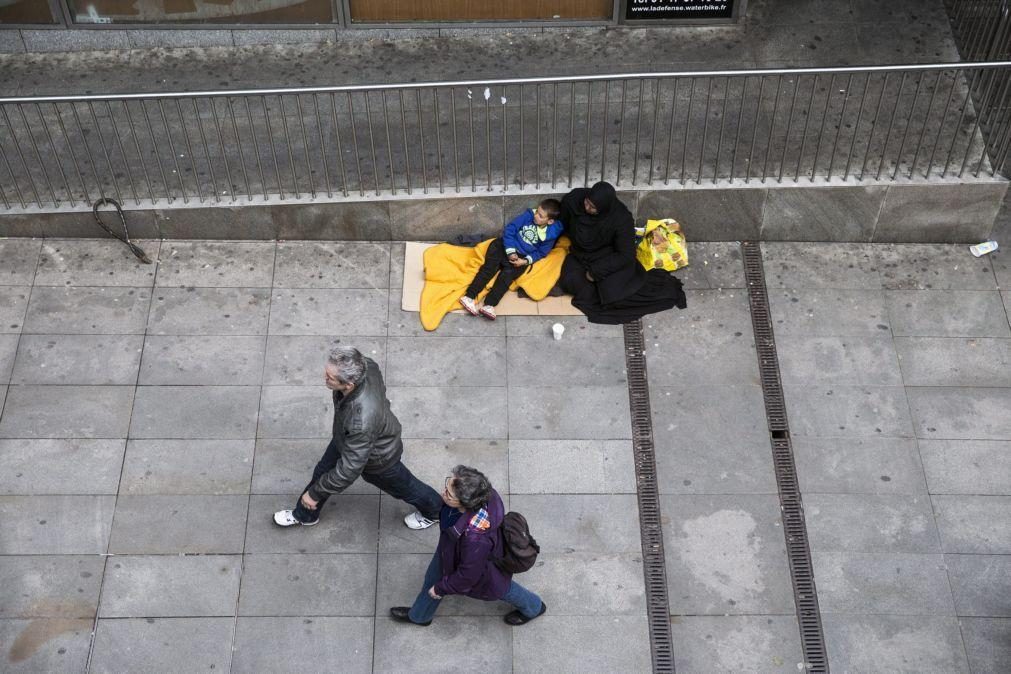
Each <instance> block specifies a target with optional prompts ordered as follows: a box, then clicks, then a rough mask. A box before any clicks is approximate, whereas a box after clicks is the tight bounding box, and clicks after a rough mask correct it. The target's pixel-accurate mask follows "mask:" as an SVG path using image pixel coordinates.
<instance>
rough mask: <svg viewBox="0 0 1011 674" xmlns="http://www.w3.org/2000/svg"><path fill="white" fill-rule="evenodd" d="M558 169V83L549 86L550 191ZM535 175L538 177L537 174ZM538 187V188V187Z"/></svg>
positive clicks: (553, 185) (553, 186) (553, 187)
mask: <svg viewBox="0 0 1011 674" xmlns="http://www.w3.org/2000/svg"><path fill="white" fill-rule="evenodd" d="M557 169H558V82H555V83H553V84H552V85H551V189H555V182H556V179H557ZM537 175H540V173H539V172H538V174H537ZM538 187H539V186H538Z"/></svg>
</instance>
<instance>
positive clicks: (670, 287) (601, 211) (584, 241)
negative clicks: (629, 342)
mask: <svg viewBox="0 0 1011 674" xmlns="http://www.w3.org/2000/svg"><path fill="white" fill-rule="evenodd" d="M586 198H589V199H590V201H591V202H592V203H593V205H594V206H595V207H596V209H597V214H596V215H590V214H589V213H587V212H586V210H585V208H584V207H583V200H584V199H586ZM561 218H562V222H564V223H565V233H566V234H567V235H568V237H569V239H570V240H571V241H572V246H571V247H570V248H569V254H568V255H567V256H566V257H565V262H564V263H563V264H562V274H561V278H560V279H559V283H560V284H561V286H562V289H563V290H565V291H566V292H567V293H570V294H571V295H572V304H573V306H575V307H576V308H577V309H579V310H580V311H582V312H583V313H584V314H586V316H587V318H588V319H589V320H590V322H591V323H605V324H609V325H616V324H619V323H627V322H629V321H634V320H637V319H639V318H642V317H643V316H645V315H646V314H653V313H657V312H659V311H666V310H667V309H671V308H673V307H678V308H679V309H684V308H685V307H686V306H687V300H686V299H685V293H684V290H683V289H682V287H681V281H680V280H679V279H678V278H676V277H674V276H672V275H671V274H670V273H668V272H666V271H664V270H662V269H651V270H649V271H646V270H645V269H643V267H642V265H640V264H639V262H638V260H636V259H635V221H634V219H633V218H632V214H631V213H630V212H629V210H628V208H626V207H625V204H623V203H621V201H620V200H619V199H618V197H617V195H616V194H615V192H614V187H612V186H611V185H610V184H609V183H606V182H599V183H597V184H596V185H594V186H593V187H592V188H589V189H587V188H579V189H575V190H572V191H571V192H569V193H568V194H567V195H565V197H564V198H563V199H562V214H561ZM587 274H589V276H591V277H592V278H593V280H592V281H591V280H590V279H589V278H587Z"/></svg>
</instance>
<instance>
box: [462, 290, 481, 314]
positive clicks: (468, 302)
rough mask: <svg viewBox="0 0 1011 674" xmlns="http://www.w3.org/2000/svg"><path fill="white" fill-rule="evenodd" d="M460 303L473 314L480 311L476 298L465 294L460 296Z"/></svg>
mask: <svg viewBox="0 0 1011 674" xmlns="http://www.w3.org/2000/svg"><path fill="white" fill-rule="evenodd" d="M460 305H461V306H462V307H463V308H464V309H466V310H467V313H468V314H470V315H471V316H477V313H478V308H477V302H475V301H474V300H472V299H470V298H469V297H467V296H466V295H464V296H463V297H461V298H460Z"/></svg>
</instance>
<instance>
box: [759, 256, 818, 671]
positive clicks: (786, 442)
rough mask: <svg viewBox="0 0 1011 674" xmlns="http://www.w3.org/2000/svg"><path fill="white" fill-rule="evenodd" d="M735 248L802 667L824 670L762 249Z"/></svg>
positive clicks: (802, 512) (809, 552) (804, 529)
mask: <svg viewBox="0 0 1011 674" xmlns="http://www.w3.org/2000/svg"><path fill="white" fill-rule="evenodd" d="M741 251H742V253H743V256H744V277H745V280H746V281H747V284H748V304H749V305H750V308H751V324H752V326H753V327H754V330H755V348H756V349H757V350H758V371H759V376H760V378H761V382H762V394H763V396H764V397H765V414H766V416H767V417H768V423H769V434H770V435H771V436H772V461H773V468H774V470H775V473H776V483H777V486H778V487H779V503H780V507H781V509H782V511H783V534H784V535H785V536H786V555H787V559H788V560H789V562H790V578H791V580H792V582H793V597H794V602H795V603H796V606H797V621H798V623H799V625H800V645H801V648H802V650H803V652H804V662H805V664H806V665H807V671H808V672H811V673H812V674H822V673H823V672H828V671H829V668H828V656H827V654H826V652H825V637H824V634H823V633H822V627H821V612H820V611H819V609H818V592H817V588H815V584H814V568H813V566H812V564H811V549H810V547H809V546H808V541H807V524H806V523H805V521H804V504H803V502H802V500H801V495H800V488H799V486H798V484H797V467H796V465H795V463H794V460H793V446H792V445H791V444H790V426H789V424H788V423H787V418H786V402H785V400H784V397H783V384H782V381H781V380H780V377H779V357H778V356H777V354H776V337H775V335H774V333H773V330H772V314H771V312H770V311H769V296H768V293H767V292H766V290H765V271H764V269H763V267H762V251H761V249H760V248H759V245H758V243H756V242H754V241H745V242H744V243H742V244H741Z"/></svg>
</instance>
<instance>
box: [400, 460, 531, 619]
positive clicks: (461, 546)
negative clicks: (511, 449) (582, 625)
mask: <svg viewBox="0 0 1011 674" xmlns="http://www.w3.org/2000/svg"><path fill="white" fill-rule="evenodd" d="M442 500H443V506H442V511H441V512H440V513H439V528H440V530H441V532H440V534H439V546H438V547H437V548H436V549H435V555H434V556H433V557H432V561H431V563H430V564H429V565H428V571H427V572H426V573H425V582H424V585H423V586H422V588H421V592H419V593H418V597H417V599H415V600H414V605H413V606H410V607H408V606H394V607H393V608H391V609H390V616H391V617H392V618H393V619H394V620H397V621H399V622H405V623H413V624H415V625H430V624H431V623H432V616H434V615H435V611H436V609H438V608H439V602H441V601H442V598H443V597H446V596H447V595H451V594H462V595H466V596H468V597H473V598H474V599H483V600H485V601H496V600H499V599H500V600H502V601H504V602H507V603H510V604H512V605H513V606H515V607H516V610H514V611H512V612H510V613H508V614H507V615H506V616H505V618H504V620H505V622H506V623H508V624H509V625H523V624H525V623H528V622H530V621H531V620H533V619H534V618H537V617H540V616H542V615H544V612H545V611H547V608H548V607H547V606H546V605H545V604H544V602H543V601H541V598H540V597H538V596H537V595H536V594H534V593H533V592H531V591H530V590H528V589H526V588H525V587H523V586H522V585H520V584H519V583H517V582H516V581H514V580H513V579H512V576H511V575H510V574H508V573H505V572H503V571H501V570H500V569H499V568H498V567H497V566H495V564H494V561H493V560H494V559H496V558H498V557H501V556H502V550H503V545H504V542H503V536H502V531H501V525H502V519H503V517H504V516H505V506H503V505H502V499H501V497H499V495H498V492H497V491H495V490H494V489H492V486H491V483H490V482H489V481H488V478H486V477H485V476H484V474H483V473H481V472H480V471H477V470H475V469H473V468H469V467H467V466H457V467H456V468H454V469H453V471H452V474H451V475H450V476H449V477H447V478H446V488H445V489H444V490H443V491H442Z"/></svg>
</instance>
